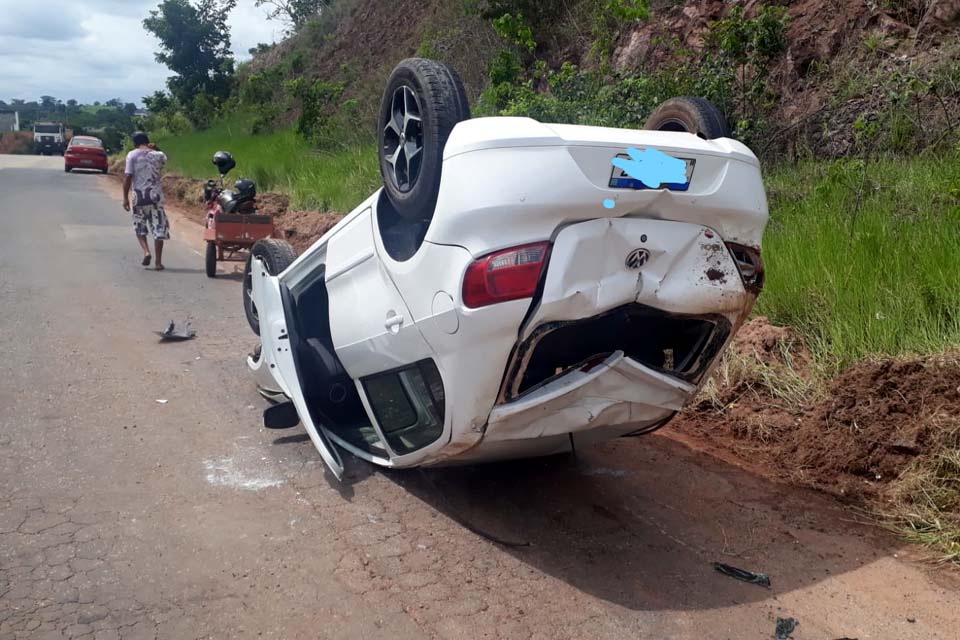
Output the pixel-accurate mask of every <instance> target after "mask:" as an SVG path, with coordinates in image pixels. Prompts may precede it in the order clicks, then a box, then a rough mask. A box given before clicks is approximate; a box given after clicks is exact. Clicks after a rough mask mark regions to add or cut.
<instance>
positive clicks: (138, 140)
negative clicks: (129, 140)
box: [133, 131, 150, 147]
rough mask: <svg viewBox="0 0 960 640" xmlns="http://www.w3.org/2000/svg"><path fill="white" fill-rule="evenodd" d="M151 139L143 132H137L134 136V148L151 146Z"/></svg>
mask: <svg viewBox="0 0 960 640" xmlns="http://www.w3.org/2000/svg"><path fill="white" fill-rule="evenodd" d="M149 142H150V138H149V136H147V134H146V133H144V132H143V131H137V132H135V133H134V134H133V146H135V147H139V146H140V145H143V144H149Z"/></svg>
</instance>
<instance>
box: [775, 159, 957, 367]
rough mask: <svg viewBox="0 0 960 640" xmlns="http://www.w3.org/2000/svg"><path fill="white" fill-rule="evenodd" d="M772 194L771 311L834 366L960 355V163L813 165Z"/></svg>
mask: <svg viewBox="0 0 960 640" xmlns="http://www.w3.org/2000/svg"><path fill="white" fill-rule="evenodd" d="M767 185H768V190H769V191H770V194H771V198H770V209H771V223H770V226H769V227H768V231H767V234H766V236H765V238H764V249H763V253H764V257H765V261H766V264H767V274H768V275H767V285H766V289H765V290H764V292H763V294H762V295H761V296H760V302H759V305H758V308H759V311H760V312H761V313H765V314H767V315H769V316H770V318H771V320H772V321H773V322H774V323H776V324H782V325H791V326H793V327H795V328H796V329H798V330H799V331H800V332H801V334H802V335H804V336H805V337H806V338H807V339H808V341H809V343H810V345H811V347H812V348H813V350H814V353H815V354H816V355H817V356H818V358H819V359H821V360H822V361H826V362H829V363H830V364H831V365H833V366H835V367H842V366H845V365H848V364H850V363H852V362H853V361H855V360H857V359H859V358H862V357H864V356H869V355H875V354H881V355H899V354H905V353H921V354H923V353H936V352H939V351H943V350H944V349H945V348H947V347H950V346H956V345H960V286H958V285H960V153H958V152H953V153H949V154H946V155H945V156H944V155H941V156H933V155H930V156H926V157H914V158H896V159H893V158H891V159H885V160H879V161H871V162H868V163H867V164H866V165H864V163H863V161H861V160H841V161H835V162H831V163H824V162H808V163H804V164H801V165H799V166H792V167H784V168H782V169H779V170H776V171H774V172H772V173H771V175H769V176H768V178H767Z"/></svg>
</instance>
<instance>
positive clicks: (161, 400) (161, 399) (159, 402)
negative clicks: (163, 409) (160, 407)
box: [157, 398, 170, 404]
mask: <svg viewBox="0 0 960 640" xmlns="http://www.w3.org/2000/svg"><path fill="white" fill-rule="evenodd" d="M168 402H170V401H169V400H167V399H166V398H157V404H167V403H168Z"/></svg>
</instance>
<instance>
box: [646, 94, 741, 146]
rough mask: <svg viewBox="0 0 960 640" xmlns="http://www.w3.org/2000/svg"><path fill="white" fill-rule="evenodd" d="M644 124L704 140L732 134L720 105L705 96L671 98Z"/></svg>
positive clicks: (647, 126)
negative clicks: (693, 135) (715, 104)
mask: <svg viewBox="0 0 960 640" xmlns="http://www.w3.org/2000/svg"><path fill="white" fill-rule="evenodd" d="M643 128H644V129H648V130H654V131H682V132H687V133H692V134H695V135H697V136H699V137H701V138H703V139H704V140H713V139H715V138H729V137H730V127H729V125H728V124H727V119H726V118H725V117H724V116H723V113H722V112H721V111H720V109H717V107H716V106H714V104H713V103H712V102H710V101H709V100H707V99H705V98H689V97H684V98H671V99H670V100H667V101H666V102H664V103H663V104H661V105H660V106H659V107H657V109H656V110H655V111H654V112H653V113H652V114H651V115H650V117H649V118H648V119H647V122H646V124H645V125H644V126H643Z"/></svg>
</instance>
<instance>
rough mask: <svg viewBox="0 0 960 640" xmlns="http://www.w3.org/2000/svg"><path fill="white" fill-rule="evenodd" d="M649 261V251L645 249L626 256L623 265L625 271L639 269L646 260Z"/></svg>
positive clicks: (635, 250) (636, 250)
mask: <svg viewBox="0 0 960 640" xmlns="http://www.w3.org/2000/svg"><path fill="white" fill-rule="evenodd" d="M649 259H650V252H649V251H647V250H646V249H634V250H633V251H631V252H630V253H628V254H627V259H626V260H625V261H624V264H626V265H627V269H639V268H640V267H642V266H643V265H645V264H647V260H649Z"/></svg>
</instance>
